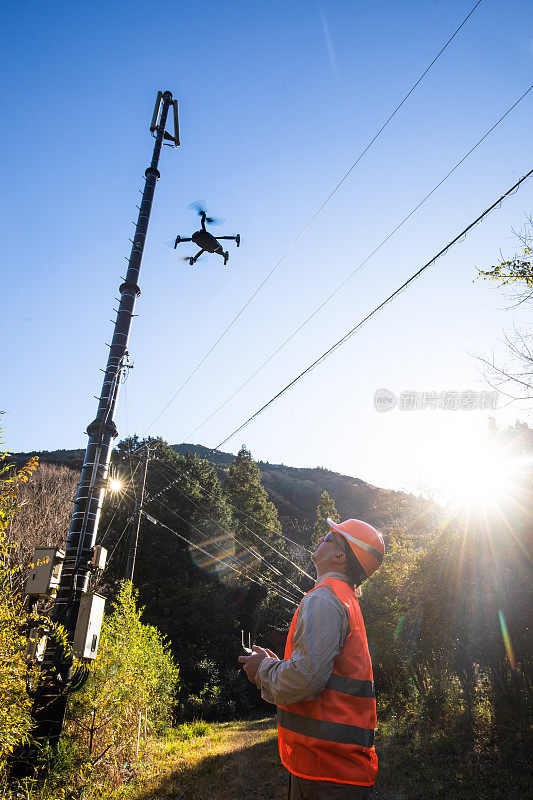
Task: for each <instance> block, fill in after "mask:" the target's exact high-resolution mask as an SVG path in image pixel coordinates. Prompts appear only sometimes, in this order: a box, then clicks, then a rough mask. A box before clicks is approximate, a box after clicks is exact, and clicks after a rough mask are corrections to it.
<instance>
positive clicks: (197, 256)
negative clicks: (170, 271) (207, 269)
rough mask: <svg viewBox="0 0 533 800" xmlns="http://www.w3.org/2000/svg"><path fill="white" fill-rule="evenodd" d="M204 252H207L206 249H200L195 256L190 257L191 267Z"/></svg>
mask: <svg viewBox="0 0 533 800" xmlns="http://www.w3.org/2000/svg"><path fill="white" fill-rule="evenodd" d="M203 253H205V250H199V251H198V252H197V253H196V255H195V256H191V258H189V264H190V265H191V267H192V265H193V264H194V263H195V262H196V261H197V260H198V259H199V258H200V256H201V255H202V254H203Z"/></svg>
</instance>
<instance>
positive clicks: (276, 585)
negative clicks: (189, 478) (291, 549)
mask: <svg viewBox="0 0 533 800" xmlns="http://www.w3.org/2000/svg"><path fill="white" fill-rule="evenodd" d="M155 502H157V503H159V504H160V505H161V506H163V507H164V508H166V509H167V510H168V511H170V513H171V514H173V515H174V516H175V517H176V518H177V519H179V520H181V521H183V517H181V516H180V515H179V514H178V512H177V511H175V510H174V509H173V508H172V507H171V506H169V505H168V503H165V502H163V500H160V499H158V500H156V501H155ZM206 516H207V515H206ZM209 519H211V521H212V522H214V523H215V524H216V525H218V523H216V522H215V521H214V520H213V519H212V518H209ZM187 524H190V525H191V527H193V528H194V529H195V530H197V531H198V532H199V533H200V535H201V536H203V538H204V539H205V540H206V541H207V542H208V543H209V544H211V543H213V544H214V545H215V546H217V545H218V542H217V541H216V540H213V538H212V537H209V536H207V535H206V534H205V533H204V532H203V531H201V530H200V529H199V528H195V527H194V526H193V525H192V523H187ZM219 527H220V528H221V530H223V531H224V533H225V534H226V536H227V537H229V538H230V539H232V540H235V541H237V542H239V544H241V546H243V547H245V549H246V550H248V551H249V552H250V553H251V554H252V555H253V556H254V558H257V559H259V560H261V561H263V562H265V563H266V564H267V566H268V567H269V568H270V569H272V570H273V571H275V572H277V573H278V574H279V575H280V576H281V577H282V578H284V579H285V580H289V579H287V578H285V576H284V575H283V573H282V572H280V570H278V569H277V568H276V567H274V566H273V565H272V564H270V563H269V562H268V561H267V560H266V559H265V558H264V557H263V556H262V555H261V553H259V552H258V551H255V550H253V548H250V547H246V546H245V545H243V543H242V542H241V541H240V540H238V539H237V537H235V536H234V535H233V534H232V533H231V531H228V530H227V529H226V528H224V527H223V526H222V525H219ZM206 546H207V545H206ZM218 546H219V547H220V545H218ZM220 549H222V548H221V547H220ZM230 557H231V558H233V559H234V560H235V561H236V563H237V564H238V565H239V566H240V567H241V568H242V569H245V570H248V571H249V572H251V573H252V574H255V575H256V576H257V575H259V576H260V577H261V579H262V580H263V581H267V582H268V583H269V584H271V585H272V587H273V588H274V589H276V590H279V589H282V590H283V592H284V593H285V594H286V595H288V596H290V598H291V599H292V600H295V599H296V598H295V597H293V595H292V594H291V590H289V589H285V588H284V587H281V586H280V584H279V583H276V582H275V581H274V580H272V579H270V578H269V577H268V576H266V575H264V574H263V573H260V572H259V571H258V570H256V569H254V567H252V566H251V565H249V564H247V563H246V562H243V561H242V560H241V559H240V558H239V557H237V556H235V555H231V556H230ZM289 582H290V583H292V581H290V580H289ZM293 585H294V586H295V587H296V589H297V590H298V593H299V594H300V595H303V594H305V592H304V591H303V589H301V588H300V587H299V586H297V584H293Z"/></svg>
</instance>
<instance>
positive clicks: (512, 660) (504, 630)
mask: <svg viewBox="0 0 533 800" xmlns="http://www.w3.org/2000/svg"><path fill="white" fill-rule="evenodd" d="M498 616H499V618H500V628H501V629H502V638H503V643H504V645H505V650H506V652H507V658H508V659H509V663H510V664H511V669H513V670H514V669H516V662H515V658H514V653H513V645H512V644H511V637H510V636H509V631H508V630H507V624H506V622H505V617H504V616H503V611H502V610H501V608H500V609H499V610H498Z"/></svg>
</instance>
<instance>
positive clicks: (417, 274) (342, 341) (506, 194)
mask: <svg viewBox="0 0 533 800" xmlns="http://www.w3.org/2000/svg"><path fill="white" fill-rule="evenodd" d="M532 174H533V170H530V171H529V172H528V173H527V174H526V175H524V177H523V178H520V180H519V181H517V182H516V183H515V184H514V186H511V188H510V189H508V190H507V191H506V192H504V194H502V195H501V197H499V198H498V200H496V202H494V203H493V204H492V205H491V206H489V207H488V208H487V209H486V210H485V211H484V212H483V213H482V214H480V215H479V217H477V218H476V219H475V220H474V221H473V222H471V223H470V225H467V226H466V228H464V229H463V230H462V231H461V233H459V234H458V235H457V236H456V237H455V238H454V239H452V241H451V242H449V243H448V244H447V245H446V246H445V247H443V248H442V250H439V252H438V253H437V254H436V255H435V256H433V258H431V259H430V260H429V261H428V262H427V263H426V264H424V266H423V267H420V269H419V270H417V272H415V273H414V275H411V277H410V278H408V279H407V280H406V281H405V282H404V283H402V285H401V286H399V287H398V289H396V290H395V291H394V292H393V293H392V294H391V295H389V296H388V297H387V298H386V299H385V300H383V302H381V303H380V304H379V305H378V306H376V308H374V310H373V311H371V312H370V313H369V314H367V315H366V317H364V318H363V319H362V320H361V321H360V322H358V323H357V325H355V326H354V327H353V328H352V329H351V330H349V331H348V333H346V334H345V335H344V336H343V337H342V338H341V339H339V341H338V342H335V344H333V345H332V346H331V347H329V348H328V349H327V350H326V351H325V352H324V353H322V355H321V356H319V358H317V359H316V360H315V361H313V363H312V364H310V365H309V366H308V367H306V369H304V370H303V371H302V372H300V374H299V375H297V376H296V378H294V379H293V380H292V381H291V382H290V383H288V384H287V385H286V386H285V387H284V388H283V389H281V390H280V391H279V392H278V393H277V394H275V395H274V397H272V398H271V399H270V400H269V401H268V402H267V403H265V404H264V406H262V407H261V408H260V409H259V410H258V411H256V412H255V414H252V416H251V417H249V418H248V419H247V420H246V422H243V424H242V425H239V427H238V428H235V430H234V431H233V432H232V433H230V434H229V436H226V438H225V439H223V440H222V441H221V442H220V443H219V444H217V446H216V449H217V450H218V449H219V448H220V447H222V445H224V444H226V442H228V441H229V440H230V439H232V438H233V436H235V435H236V434H237V433H239V432H240V431H242V430H243V428H245V427H246V426H247V425H249V424H250V422H252V420H254V419H256V417H258V416H259V415H260V414H262V413H263V412H264V411H266V409H267V408H268V407H269V406H271V405H272V403H274V402H275V401H276V400H279V398H280V397H282V396H283V395H284V394H285V393H286V392H288V391H289V389H291V388H292V387H293V386H294V385H295V384H297V383H298V382H299V381H300V380H301V379H302V378H303V377H304V376H305V375H307V374H308V373H309V372H311V370H313V369H314V368H315V367H316V366H318V365H319V364H320V363H322V361H325V359H326V358H328V356H330V355H331V354H332V353H333V352H334V351H335V350H337V349H338V348H339V347H341V346H342V345H343V344H345V342H347V341H348V339H350V338H351V337H352V336H353V335H354V333H356V332H357V331H358V330H360V329H361V328H362V327H363V325H364V324H365V323H366V322H368V321H369V320H370V319H371V318H372V317H373V316H375V315H376V314H377V313H378V311H381V310H382V309H383V308H384V307H385V306H386V305H388V304H389V303H390V302H391V301H392V300H394V298H395V297H397V295H399V294H400V293H401V292H403V291H404V289H406V288H407V287H408V286H409V285H410V284H411V283H413V281H415V280H416V279H417V278H419V277H420V275H422V273H423V272H425V271H426V270H427V269H428V268H429V267H430V266H432V265H433V264H434V263H435V262H436V261H437V260H438V259H439V258H441V256H443V255H445V253H447V252H448V250H450V249H451V248H452V247H453V246H454V244H456V243H457V242H458V241H459V240H460V239H462V238H463V237H465V236H466V235H467V234H468V233H469V232H470V231H471V230H472V228H474V227H475V226H476V225H478V223H480V222H481V221H482V220H483V219H484V218H485V217H486V216H487V215H488V214H490V212H491V211H493V210H494V209H495V208H497V207H498V206H499V205H500V204H501V203H502V202H503V201H504V200H505V199H506V198H507V197H509V196H510V195H512V194H514V193H515V192H516V191H518V189H519V188H520V186H521V185H522V184H523V183H524V181H526V180H527V179H528V178H530V177H531V175H532Z"/></svg>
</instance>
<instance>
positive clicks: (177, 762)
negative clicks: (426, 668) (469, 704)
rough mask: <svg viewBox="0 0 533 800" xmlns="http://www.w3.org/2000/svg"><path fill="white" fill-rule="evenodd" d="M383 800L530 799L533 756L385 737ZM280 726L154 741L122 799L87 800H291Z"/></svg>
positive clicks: (194, 732) (219, 728)
mask: <svg viewBox="0 0 533 800" xmlns="http://www.w3.org/2000/svg"><path fill="white" fill-rule="evenodd" d="M378 755H379V759H380V767H379V775H378V780H377V783H376V788H375V795H374V796H375V799H376V800H421V798H424V800H525V798H526V797H528V796H530V795H529V779H528V764H527V761H526V758H525V754H523V755H522V756H521V757H520V756H518V755H517V754H516V753H514V756H513V757H512V758H510V757H508V756H506V755H505V754H503V753H502V752H501V750H499V749H498V748H495V747H493V748H490V747H489V746H482V744H481V743H478V744H477V745H476V744H475V743H474V746H471V747H469V748H466V747H465V746H464V745H461V742H460V740H459V739H458V738H457V737H456V736H455V735H454V734H453V732H450V731H434V732H433V735H431V734H428V735H425V736H423V737H422V736H411V737H409V738H407V737H406V736H405V735H398V734H397V733H395V732H394V731H392V730H391V729H387V728H386V727H385V726H383V728H382V729H381V731H380V732H379V744H378ZM286 786H287V777H286V772H285V769H284V768H283V767H282V766H281V763H280V760H279V755H278V748H277V731H276V726H275V722H274V719H272V718H269V719H264V720H258V721H249V720H247V721H239V722H228V723H222V724H212V725H208V724H207V723H192V724H191V725H188V726H187V725H185V726H181V727H180V728H178V729H175V730H173V731H170V733H169V735H168V736H167V737H166V738H165V739H164V740H158V741H151V742H149V744H148V747H147V750H146V752H145V754H144V757H143V759H142V761H141V762H140V763H139V764H138V765H136V768H135V771H134V772H132V773H131V774H130V775H129V776H125V781H124V783H123V784H122V785H121V786H117V789H116V791H115V792H112V793H111V794H109V795H108V794H107V791H109V789H108V786H105V787H104V786H102V791H100V793H95V794H94V795H93V794H92V793H91V797H90V798H89V797H87V796H86V800H93V798H94V800H96V798H98V800H102V798H106V800H108V798H109V800H111V798H112V800H118V798H128V800H174V799H176V800H178V799H179V800H256V799H257V798H258V797H259V798H261V800H285V798H286V793H287V789H286Z"/></svg>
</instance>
